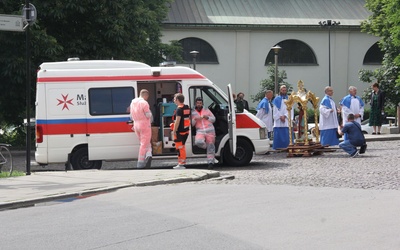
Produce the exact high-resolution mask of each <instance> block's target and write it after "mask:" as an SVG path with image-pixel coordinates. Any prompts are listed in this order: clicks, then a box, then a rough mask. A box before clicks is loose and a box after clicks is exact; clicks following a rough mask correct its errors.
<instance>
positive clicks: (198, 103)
mask: <svg viewBox="0 0 400 250" xmlns="http://www.w3.org/2000/svg"><path fill="white" fill-rule="evenodd" d="M195 104H196V110H198V111H200V110H201V109H202V108H203V98H201V97H197V98H196V103H195Z"/></svg>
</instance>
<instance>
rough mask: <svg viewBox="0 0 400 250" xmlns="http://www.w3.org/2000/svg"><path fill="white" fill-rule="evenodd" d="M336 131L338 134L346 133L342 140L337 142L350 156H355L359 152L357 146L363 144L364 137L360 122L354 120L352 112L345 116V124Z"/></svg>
mask: <svg viewBox="0 0 400 250" xmlns="http://www.w3.org/2000/svg"><path fill="white" fill-rule="evenodd" d="M338 132H339V134H340V135H343V134H346V136H344V141H343V142H341V143H339V147H340V148H341V149H343V150H344V151H345V152H346V153H348V154H350V157H356V156H357V155H358V154H359V152H358V150H357V147H358V146H361V145H363V144H364V142H365V138H364V135H363V133H362V131H361V126H360V124H358V123H357V122H355V121H354V114H349V115H348V116H347V122H346V124H345V125H344V126H343V128H341V129H339V131H338Z"/></svg>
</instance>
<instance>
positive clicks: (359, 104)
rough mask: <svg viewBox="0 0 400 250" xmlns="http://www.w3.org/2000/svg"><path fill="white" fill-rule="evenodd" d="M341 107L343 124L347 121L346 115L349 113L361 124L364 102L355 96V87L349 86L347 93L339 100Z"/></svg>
mask: <svg viewBox="0 0 400 250" xmlns="http://www.w3.org/2000/svg"><path fill="white" fill-rule="evenodd" d="M340 106H341V107H342V117H343V124H342V126H344V125H345V124H346V123H347V122H348V121H347V117H348V115H349V114H353V115H354V121H356V122H358V123H359V124H360V125H361V120H362V119H363V116H364V102H363V100H361V98H360V97H359V96H357V88H356V87H354V86H350V87H349V94H348V95H347V96H345V97H343V99H342V100H341V101H340Z"/></svg>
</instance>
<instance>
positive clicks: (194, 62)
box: [193, 56, 196, 70]
mask: <svg viewBox="0 0 400 250" xmlns="http://www.w3.org/2000/svg"><path fill="white" fill-rule="evenodd" d="M193 69H194V70H196V56H193Z"/></svg>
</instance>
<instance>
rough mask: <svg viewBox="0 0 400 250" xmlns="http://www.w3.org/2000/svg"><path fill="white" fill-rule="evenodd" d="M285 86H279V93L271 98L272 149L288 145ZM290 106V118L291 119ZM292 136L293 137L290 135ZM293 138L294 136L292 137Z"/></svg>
mask: <svg viewBox="0 0 400 250" xmlns="http://www.w3.org/2000/svg"><path fill="white" fill-rule="evenodd" d="M286 93H287V88H286V86H285V85H282V86H281V87H280V93H279V95H278V96H277V97H275V99H274V100H273V102H272V103H273V105H274V107H273V113H272V114H273V117H274V142H273V144H272V148H273V149H283V148H287V147H288V146H289V142H290V139H289V114H288V113H289V112H288V110H287V107H286V103H285V100H287V99H288V96H287V94H286ZM293 111H294V110H293V108H292V112H291V113H292V114H291V116H292V120H293V113H294V112H293ZM292 138H293V137H292ZM293 139H294V138H293Z"/></svg>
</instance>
